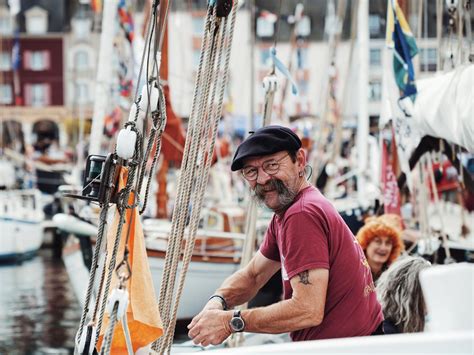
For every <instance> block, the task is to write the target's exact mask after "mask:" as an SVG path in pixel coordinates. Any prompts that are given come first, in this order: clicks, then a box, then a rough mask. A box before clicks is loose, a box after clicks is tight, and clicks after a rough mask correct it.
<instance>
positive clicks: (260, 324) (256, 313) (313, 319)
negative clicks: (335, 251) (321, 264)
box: [242, 269, 329, 334]
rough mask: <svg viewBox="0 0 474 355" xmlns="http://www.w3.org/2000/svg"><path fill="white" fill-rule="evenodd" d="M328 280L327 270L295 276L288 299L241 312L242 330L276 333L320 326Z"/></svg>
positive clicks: (306, 272) (305, 272) (310, 271)
mask: <svg viewBox="0 0 474 355" xmlns="http://www.w3.org/2000/svg"><path fill="white" fill-rule="evenodd" d="M328 280H329V271H328V270H327V269H313V270H306V271H303V272H301V273H299V274H298V275H296V276H295V277H293V278H292V279H291V280H290V282H291V287H292V288H293V295H292V297H291V298H290V299H287V300H284V301H281V302H278V303H275V304H272V305H270V306H267V307H260V308H254V309H248V310H245V311H243V312H242V318H243V319H244V321H245V331H248V332H255V333H272V334H278V333H284V332H290V331H295V330H299V329H304V328H309V327H314V326H317V325H319V324H321V322H322V321H323V318H324V307H325V304H326V292H327V286H328Z"/></svg>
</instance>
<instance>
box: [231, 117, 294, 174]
mask: <svg viewBox="0 0 474 355" xmlns="http://www.w3.org/2000/svg"><path fill="white" fill-rule="evenodd" d="M300 148H301V140H300V139H299V137H298V136H297V135H296V134H295V133H294V132H293V131H292V130H291V129H289V128H287V127H283V126H276V125H274V126H266V127H262V128H260V129H258V130H256V131H255V132H254V133H252V134H251V135H250V136H248V137H247V139H245V140H244V141H243V142H242V143H241V144H240V145H239V147H238V148H237V150H236V151H235V154H234V159H232V165H231V166H230V169H231V170H232V171H236V170H240V169H242V168H243V164H244V160H245V159H246V158H248V157H253V156H261V155H269V154H273V153H277V152H281V151H282V150H287V151H296V150H298V149H300Z"/></svg>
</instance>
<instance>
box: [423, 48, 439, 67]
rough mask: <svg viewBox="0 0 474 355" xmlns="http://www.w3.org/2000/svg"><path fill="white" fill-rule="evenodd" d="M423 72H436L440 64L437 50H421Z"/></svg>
mask: <svg viewBox="0 0 474 355" xmlns="http://www.w3.org/2000/svg"><path fill="white" fill-rule="evenodd" d="M419 55H420V68H421V71H428V72H434V71H436V64H437V62H438V51H437V49H436V48H420V54H419Z"/></svg>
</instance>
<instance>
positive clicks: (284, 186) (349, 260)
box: [188, 126, 383, 346]
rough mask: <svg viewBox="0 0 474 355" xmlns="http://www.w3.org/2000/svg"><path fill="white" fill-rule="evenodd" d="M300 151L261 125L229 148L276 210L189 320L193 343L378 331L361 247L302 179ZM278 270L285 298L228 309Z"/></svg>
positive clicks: (280, 131)
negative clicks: (239, 265)
mask: <svg viewBox="0 0 474 355" xmlns="http://www.w3.org/2000/svg"><path fill="white" fill-rule="evenodd" d="M305 167H306V153H305V151H304V150H303V149H302V148H301V141H300V139H299V138H298V136H297V135H296V134H294V133H293V132H292V131H291V130H290V129H288V128H286V127H282V126H267V127H264V128H261V129H259V130H257V131H256V132H255V133H253V134H252V135H250V136H249V137H248V138H247V139H246V140H245V141H244V142H243V143H242V144H241V145H240V146H239V147H238V148H237V151H236V152H235V155H234V159H233V162H232V166H231V169H232V170H233V171H236V170H240V171H241V173H242V175H243V177H244V178H245V179H246V180H247V181H248V183H249V185H250V187H251V189H252V190H253V192H254V195H255V198H256V199H257V200H258V201H260V202H262V203H264V204H265V205H266V206H267V207H268V208H270V209H272V210H273V211H274V212H275V215H274V216H273V219H272V221H271V223H270V225H269V227H268V230H267V233H266V235H265V240H264V241H263V244H262V245H261V247H260V250H259V251H258V252H257V253H256V255H255V256H254V257H253V258H252V260H251V261H250V263H249V264H248V265H247V266H246V267H245V268H243V269H241V270H240V271H238V272H236V273H235V274H233V275H232V276H230V277H229V278H228V279H227V280H225V281H224V283H223V284H222V286H221V287H220V288H219V289H218V290H217V291H216V293H215V294H214V295H213V296H211V297H210V299H209V301H208V303H207V304H206V306H205V307H204V309H203V310H202V311H201V312H200V313H199V314H198V315H197V316H196V317H194V318H193V320H192V321H191V323H190V324H189V326H188V328H189V336H190V337H191V338H192V339H193V341H194V343H196V344H202V345H203V346H206V345H209V344H219V343H221V342H222V341H224V340H225V339H226V338H227V337H228V336H229V335H230V334H231V333H233V332H241V331H247V332H258V333H274V334H277V333H284V332H290V335H291V338H292V339H293V340H294V341H300V340H314V339H328V338H341V337H352V336H363V335H371V334H378V333H380V332H381V331H380V329H381V323H382V320H383V315H382V310H381V307H380V304H379V303H378V302H377V298H376V295H375V287H374V283H373V281H372V276H371V273H370V267H369V265H368V263H367V260H366V259H365V256H364V253H363V251H362V249H361V247H360V246H359V244H358V243H357V240H356V239H355V237H354V236H353V235H352V233H351V231H350V230H349V228H348V227H347V226H346V224H345V223H344V221H343V220H342V218H341V217H340V216H339V214H338V213H337V211H336V210H335V209H334V207H333V206H332V205H331V203H330V202H329V201H328V200H327V199H326V198H324V197H323V196H322V194H321V193H320V192H319V191H318V190H317V189H316V188H315V187H313V186H311V185H310V184H309V183H308V181H307V180H306V178H305V174H304V170H305ZM279 269H281V273H282V278H283V286H284V300H282V301H280V302H278V303H275V304H272V305H270V306H266V307H260V308H254V309H248V310H244V311H242V312H240V311H229V310H227V309H228V308H229V307H234V306H236V305H240V304H243V303H245V302H247V301H249V300H250V299H251V298H253V296H255V294H256V293H257V291H258V290H259V289H260V288H261V287H262V286H263V285H264V284H265V283H266V282H267V281H268V280H269V279H270V277H271V276H272V275H273V274H274V273H275V272H277V271H278V270H279Z"/></svg>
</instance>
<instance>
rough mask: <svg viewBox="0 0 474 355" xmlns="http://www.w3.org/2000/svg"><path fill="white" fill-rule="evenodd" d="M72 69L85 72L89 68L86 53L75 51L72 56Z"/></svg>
mask: <svg viewBox="0 0 474 355" xmlns="http://www.w3.org/2000/svg"><path fill="white" fill-rule="evenodd" d="M74 67H75V68H76V69H77V70H86V69H88V68H89V55H88V54H87V52H86V51H77V52H76V55H75V56H74Z"/></svg>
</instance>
